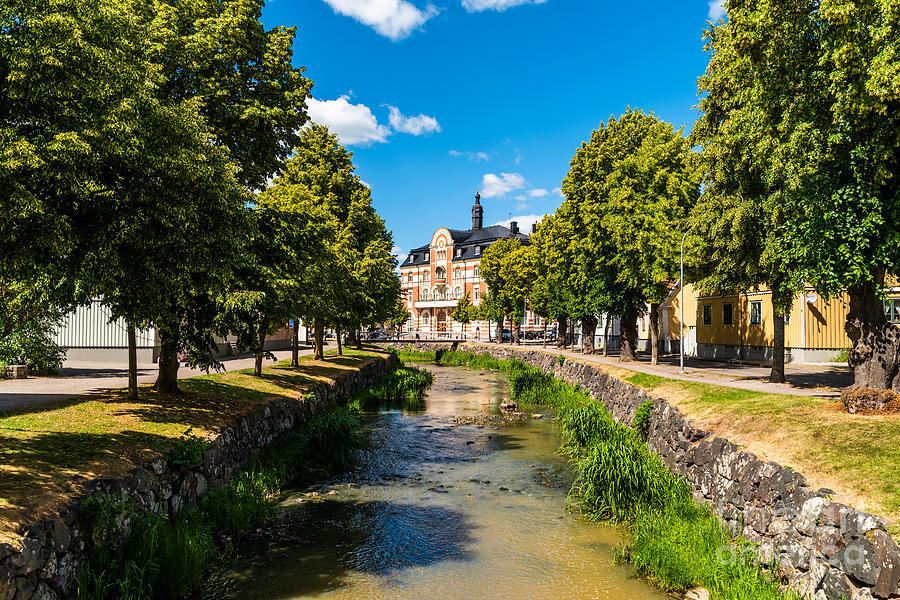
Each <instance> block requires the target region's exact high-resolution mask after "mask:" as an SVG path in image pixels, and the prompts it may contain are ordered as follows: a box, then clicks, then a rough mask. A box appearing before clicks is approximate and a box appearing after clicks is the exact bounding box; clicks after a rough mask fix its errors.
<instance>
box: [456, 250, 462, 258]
mask: <svg viewBox="0 0 900 600" xmlns="http://www.w3.org/2000/svg"><path fill="white" fill-rule="evenodd" d="M462 250H463V249H462V248H457V249H456V256H462Z"/></svg>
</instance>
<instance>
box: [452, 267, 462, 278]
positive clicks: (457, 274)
mask: <svg viewBox="0 0 900 600" xmlns="http://www.w3.org/2000/svg"><path fill="white" fill-rule="evenodd" d="M461 273H462V271H461V270H460V268H459V267H456V271H454V272H453V278H454V279H459V278H460V276H461Z"/></svg>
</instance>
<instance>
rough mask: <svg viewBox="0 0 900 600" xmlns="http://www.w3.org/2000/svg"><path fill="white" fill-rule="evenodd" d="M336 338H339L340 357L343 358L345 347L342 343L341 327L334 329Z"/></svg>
mask: <svg viewBox="0 0 900 600" xmlns="http://www.w3.org/2000/svg"><path fill="white" fill-rule="evenodd" d="M334 337H335V338H337V345H338V356H343V355H344V346H343V345H342V343H341V328H340V327H335V328H334Z"/></svg>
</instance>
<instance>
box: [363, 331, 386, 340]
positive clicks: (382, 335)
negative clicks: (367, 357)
mask: <svg viewBox="0 0 900 600" xmlns="http://www.w3.org/2000/svg"><path fill="white" fill-rule="evenodd" d="M368 339H370V340H373V341H378V340H389V339H391V336H390V335H389V334H388V333H387V332H386V331H381V330H378V331H372V332H370V333H369V338H368Z"/></svg>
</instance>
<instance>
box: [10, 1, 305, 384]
mask: <svg viewBox="0 0 900 600" xmlns="http://www.w3.org/2000/svg"><path fill="white" fill-rule="evenodd" d="M254 6H255V8H254ZM260 6H261V4H260V3H258V2H256V3H254V2H250V1H247V0H234V1H231V2H218V1H213V0H206V1H204V0H197V1H194V2H179V3H177V5H176V4H174V3H171V4H168V5H166V4H164V3H152V4H151V3H149V2H142V1H138V0H135V1H133V2H106V1H101V2H85V1H83V0H75V1H74V2H65V3H64V2H56V1H52V0H51V1H50V2H44V3H40V5H38V6H34V5H33V3H24V2H9V3H4V5H3V7H2V8H0V11H2V12H0V33H2V35H0V74H2V75H3V76H4V77H3V81H4V82H5V85H4V87H3V96H2V99H0V103H2V104H3V105H4V106H3V108H4V110H3V115H4V120H3V122H2V131H0V139H2V140H3V144H2V148H3V150H2V151H0V152H2V154H0V161H2V163H3V164H4V168H3V169H0V172H2V173H3V174H2V175H0V178H3V180H0V183H2V184H3V185H2V186H0V187H3V189H4V194H5V195H4V196H3V198H2V199H3V207H4V211H0V212H2V215H3V216H2V217H0V219H4V218H6V217H7V215H8V217H9V220H8V221H4V222H2V223H0V224H2V230H3V234H2V235H0V256H2V257H3V258H2V259H0V271H4V270H6V271H7V272H12V273H13V275H12V276H10V277H17V278H21V274H22V273H23V272H27V271H28V270H37V271H38V272H46V273H51V272H52V273H57V272H58V273H65V274H67V275H69V276H72V275H74V276H75V277H76V278H78V279H79V280H80V281H82V282H83V288H84V290H85V291H89V292H90V293H93V294H95V295H101V296H102V297H103V298H104V300H105V301H106V302H107V303H108V304H109V306H110V309H111V310H112V312H113V314H114V315H116V316H122V317H124V318H125V319H126V321H127V322H128V323H129V326H130V328H131V329H132V330H133V328H134V327H135V326H142V325H145V324H148V323H150V322H152V323H154V324H156V326H157V329H158V331H159V334H160V338H161V343H162V353H161V359H160V376H159V379H158V380H157V388H158V389H160V390H162V391H176V390H177V370H178V355H179V354H180V353H182V352H186V353H187V355H188V357H189V358H190V359H191V361H192V362H193V363H194V364H199V365H201V366H207V367H208V366H212V365H214V364H215V361H214V358H213V354H212V351H213V348H214V344H213V343H212V336H211V333H212V320H213V318H214V316H215V306H216V297H217V295H218V294H220V293H221V292H222V290H224V289H226V286H227V282H228V280H229V278H230V274H231V267H232V265H231V260H232V258H233V257H234V254H235V250H236V247H237V244H236V243H235V242H234V239H235V238H236V237H239V236H240V231H241V229H242V227H244V224H243V223H242V210H241V208H242V205H243V203H244V202H245V200H246V196H245V190H246V189H247V187H250V186H259V185H261V183H262V182H263V181H265V179H266V177H267V176H268V175H269V174H271V173H272V172H274V170H275V169H277V167H278V164H279V162H280V160H281V159H282V158H283V157H284V156H285V155H286V154H287V152H288V151H289V150H290V147H291V144H292V141H293V140H294V139H296V136H297V130H298V128H299V127H300V126H301V125H303V123H304V122H305V111H304V104H303V101H304V98H305V97H306V94H307V92H308V88H309V82H308V81H307V80H305V79H304V78H303V77H302V76H301V75H300V70H298V69H295V68H293V67H292V66H291V50H290V41H291V40H292V38H293V31H292V30H283V29H277V30H273V31H272V32H265V31H264V30H263V29H262V25H261V24H260V23H259V20H258V19H259V8H260ZM229 157H231V158H233V159H235V161H236V162H232V161H231V160H230V158H229ZM236 175H237V177H236ZM242 186H243V189H242ZM7 208H8V209H9V210H8V211H7V210H6V209H7ZM24 239H28V240H29V244H28V245H27V246H26V245H23V244H22V240H24ZM6 250H9V252H6ZM130 337H132V338H133V336H130ZM132 392H133V393H136V388H133V389H132Z"/></svg>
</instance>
